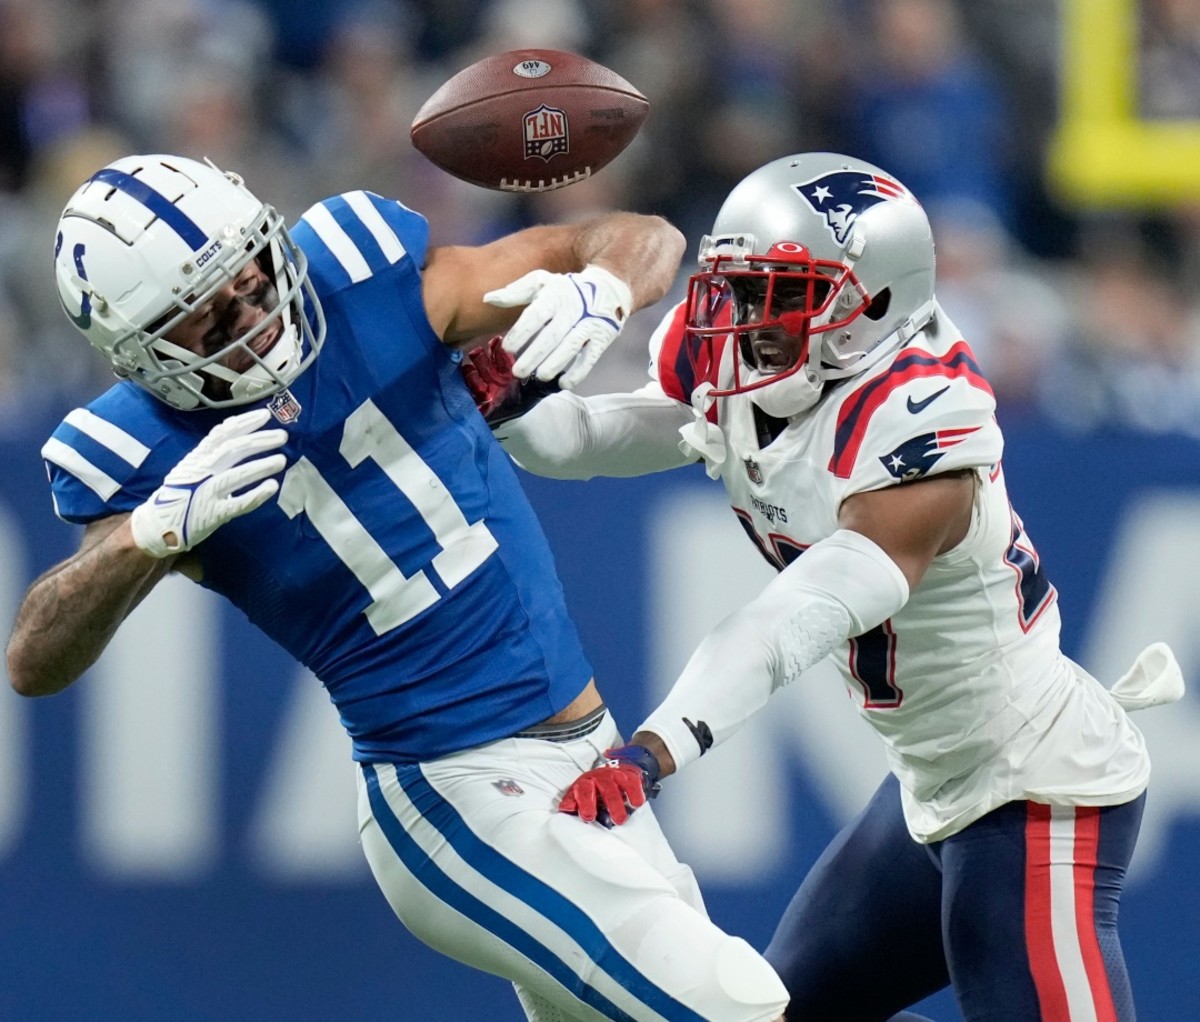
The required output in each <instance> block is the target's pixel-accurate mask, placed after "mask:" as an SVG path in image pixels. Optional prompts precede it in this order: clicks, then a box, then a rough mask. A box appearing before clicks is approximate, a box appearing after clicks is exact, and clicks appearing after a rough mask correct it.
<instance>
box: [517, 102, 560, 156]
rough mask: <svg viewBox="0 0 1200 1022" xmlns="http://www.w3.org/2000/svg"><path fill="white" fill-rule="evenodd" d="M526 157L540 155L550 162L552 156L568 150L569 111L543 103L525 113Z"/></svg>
mask: <svg viewBox="0 0 1200 1022" xmlns="http://www.w3.org/2000/svg"><path fill="white" fill-rule="evenodd" d="M523 126H524V129H525V159H527V160H528V159H530V158H531V157H534V156H538V157H541V158H542V159H543V160H546V161H547V162H549V160H550V157H552V156H557V155H558V154H559V153H565V152H567V151H568V147H567V112H566V111H565V110H560V109H558V107H553V106H546V104H545V103H543V104H542V105H541V106H539V107H538V108H537V109H536V110H530V111H529V113H527V114H526V115H525V118H524V121H523Z"/></svg>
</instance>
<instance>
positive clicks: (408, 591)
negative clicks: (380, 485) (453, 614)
mask: <svg viewBox="0 0 1200 1022" xmlns="http://www.w3.org/2000/svg"><path fill="white" fill-rule="evenodd" d="M338 449H339V451H340V452H341V455H342V457H344V458H345V459H346V461H347V463H348V464H349V465H350V467H351V468H356V467H358V466H359V465H360V464H362V462H363V461H365V460H367V459H371V460H372V461H374V462H375V463H376V464H377V465H378V466H379V467H380V468H381V469H382V470H383V472H384V474H385V475H386V476H387V477H388V478H389V479H390V480H391V481H392V482H393V483H394V484H395V486H396V488H397V489H398V490H399V491H400V492H401V493H402V494H403V495H404V496H405V498H407V500H408V501H409V503H411V504H412V506H413V508H414V510H415V511H416V512H417V514H418V515H420V516H421V519H422V520H423V521H424V522H425V524H426V525H427V526H428V527H429V530H430V531H431V532H432V533H433V536H434V539H436V540H437V543H438V545H439V546H440V547H441V550H440V551H439V553H438V554H437V555H436V556H435V557H434V558H433V560H432V561H431V562H430V563H429V565H428V567H429V568H431V569H432V570H433V571H434V572H436V573H437V576H438V578H440V579H441V581H442V583H443V585H444V586H445V587H446V588H447V589H453V588H454V587H455V586H456V585H458V584H459V583H460V582H461V581H462V580H463V579H465V578H466V577H467V576H468V575H470V574H471V573H472V572H473V571H474V570H475V569H476V568H478V567H479V566H480V565H481V564H483V562H484V561H486V560H487V559H488V558H489V557H490V556H491V555H492V554H493V553H494V552H495V551H496V540H495V537H493V536H492V534H491V532H490V531H489V529H488V527H487V524H486V523H485V522H483V521H478V522H475V524H473V525H470V524H468V523H467V520H466V517H465V516H464V515H463V513H462V509H461V508H460V507H459V506H458V505H457V504H456V503H455V502H454V498H453V497H452V496H451V495H450V491H449V490H447V489H446V487H445V485H444V484H443V483H442V481H441V480H440V479H439V478H438V477H437V475H436V474H435V473H434V471H433V469H431V468H430V467H429V466H428V465H427V464H425V462H424V461H422V460H421V456H420V455H419V454H418V453H417V452H416V451H415V450H414V449H413V448H412V446H411V445H410V444H409V443H408V441H407V440H405V439H404V437H402V436H401V435H400V433H399V432H398V431H397V430H396V427H395V426H393V425H392V424H391V422H389V421H388V420H387V418H385V417H384V415H383V413H382V412H381V411H380V410H379V409H378V408H377V407H376V406H375V404H374V402H372V401H364V402H363V403H362V404H361V405H359V406H358V408H356V409H355V410H354V411H353V412H352V413H351V414H350V416H349V417H348V418H347V419H346V422H345V425H344V426H343V427H342V442H341V444H340V445H339V448H338ZM279 506H280V507H281V508H282V509H283V512H284V514H286V515H287V516H288V517H289V518H295V517H296V515H298V514H300V513H301V512H304V513H305V514H307V515H308V518H309V521H311V522H312V523H313V527H314V528H315V529H316V530H317V532H319V533H320V534H321V538H322V539H324V540H325V542H326V543H328V544H329V546H330V549H332V550H333V552H334V553H335V554H337V556H338V559H339V560H340V561H341V562H342V563H343V564H344V565H346V567H347V568H349V569H350V571H351V572H353V574H354V577H355V578H356V579H358V581H359V582H360V583H362V585H363V587H364V588H365V589H366V590H367V592H369V593H370V594H371V603H370V604H369V605H368V606H367V608H366V611H365V612H364V613H365V614H366V615H367V621H369V622H370V625H371V627H372V628H373V629H374V630H375V633H376V634H377V635H383V634H384V633H385V632H388V631H391V630H392V629H393V628H396V627H398V626H399V625H402V624H404V622H405V621H409V620H411V619H412V618H414V617H416V616H417V615H418V614H420V613H421V611H423V610H426V609H428V608H429V607H431V606H433V604H435V603H436V602H437V601H438V600H439V599H440V596H439V593H438V590H437V589H436V588H435V587H434V585H433V583H432V582H430V580H429V577H428V576H427V575H426V573H425V569H422V570H420V571H418V572H417V573H416V574H415V575H413V576H412V577H411V578H409V577H406V576H405V575H404V573H403V572H402V571H401V570H400V569H399V567H397V565H396V564H395V562H394V561H392V559H391V558H390V557H388V555H387V554H386V552H385V551H384V549H383V548H382V547H381V546H380V545H379V543H378V542H377V541H376V540H375V539H374V537H372V536H371V534H370V533H369V532H367V530H366V528H365V527H364V526H363V524H362V522H360V521H359V520H358V518H357V517H355V515H354V512H353V511H351V510H350V508H349V507H347V506H346V503H345V501H343V500H342V498H341V497H339V496H338V495H337V493H335V492H334V490H333V487H332V486H330V485H329V483H328V482H327V481H326V480H325V479H324V477H322V475H321V473H320V471H319V470H318V469H317V467H316V466H315V465H314V464H313V463H312V462H311V461H309V460H308V459H307V458H305V457H301V458H299V459H297V460H296V462H295V463H294V464H292V465H291V466H290V467H289V468H288V470H287V472H285V473H284V476H283V483H282V485H281V486H280V489H279Z"/></svg>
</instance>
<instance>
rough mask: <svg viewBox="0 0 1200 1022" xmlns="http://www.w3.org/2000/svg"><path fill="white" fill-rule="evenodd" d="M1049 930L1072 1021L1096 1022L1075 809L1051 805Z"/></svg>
mask: <svg viewBox="0 0 1200 1022" xmlns="http://www.w3.org/2000/svg"><path fill="white" fill-rule="evenodd" d="M1050 931H1051V933H1052V935H1053V940H1054V954H1055V957H1056V958H1057V959H1058V968H1059V972H1060V974H1061V975H1062V981H1063V987H1064V988H1065V990H1066V994H1067V1005H1068V1006H1069V1009H1070V1014H1071V1022H1096V1003H1095V1000H1094V998H1093V995H1092V986H1091V984H1090V983H1089V982H1088V975H1087V969H1086V967H1085V966H1084V964H1083V948H1082V947H1081V946H1080V944H1079V927H1078V924H1077V923H1076V920H1075V810H1074V808H1073V807H1072V806H1051V808H1050Z"/></svg>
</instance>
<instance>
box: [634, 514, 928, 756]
mask: <svg viewBox="0 0 1200 1022" xmlns="http://www.w3.org/2000/svg"><path fill="white" fill-rule="evenodd" d="M907 602H908V581H907V579H905V577H904V573H903V572H902V571H901V570H900V569H899V567H897V565H896V563H895V561H893V560H892V559H891V558H890V557H889V556H888V555H887V554H886V553H884V552H883V550H882V549H880V547H879V546H878V545H876V544H875V543H874V542H873V541H872V540H870V539H868V538H867V537H866V536H863V535H861V534H860V533H857V532H851V531H849V530H848V529H839V530H838V531H837V532H835V533H834V534H833V535H832V536H829V537H828V538H826V539H823V540H821V542H819V543H814V544H813V545H812V546H811V547H809V549H808V550H806V551H805V552H804V553H803V554H802V555H801V556H800V557H798V558H797V559H796V560H794V561H793V562H792V563H791V564H789V565H788V566H787V567H786V568H785V569H784V570H783V571H781V572H780V573H779V575H777V576H776V577H775V578H774V579H772V580H771V581H770V583H768V584H767V586H766V588H764V589H763V591H762V592H761V593H760V594H759V595H758V596H756V597H755V598H754V599H753V600H751V601H750V602H749V603H748V604H746V606H744V607H742V608H741V609H740V610H737V611H735V612H734V613H733V614H731V615H729V617H727V618H726V619H725V620H724V621H722V622H721V623H720V624H719V625H717V627H716V628H715V629H714V630H713V631H712V632H711V633H710V634H709V635H708V636H707V637H706V638H705V639H704V641H703V642H701V643H700V645H699V646H698V647H697V648H696V652H695V653H693V654H692V657H691V659H690V660H689V661H688V662H687V666H685V667H684V669H683V673H682V674H681V675H680V676H679V679H678V680H677V681H676V682H675V685H674V686H673V687H672V689H671V691H670V692H669V693H668V694H667V697H666V699H664V700H663V702H662V703H661V704H660V705H659V707H658V709H656V710H655V711H654V712H653V713H651V714H650V716H649V718H648V719H647V720H646V722H645V723H644V724H643V725H642V726H641V727H640V728H638V730H639V731H653V732H654V733H655V734H656V735H658V736H659V737H660V738H662V740H663V742H664V743H665V744H666V746H667V749H668V750H669V751H670V753H671V755H672V756H673V757H674V759H675V765H676V768H677V769H678V768H681V767H683V766H684V765H685V764H687V763H690V762H691V761H692V760H694V759H698V758H699V757H700V756H701V755H702V754H703V753H704V752H706V751H708V747H709V746H710V745H716V744H719V743H720V742H722V741H724V740H725V739H726V738H728V737H729V736H730V735H731V734H733V733H734V732H735V731H736V730H737V729H738V728H740V727H741V726H742V724H744V723H745V722H746V721H747V720H748V719H749V718H750V716H751V715H752V714H753V713H754V712H755V711H757V710H758V709H759V708H761V707H762V706H764V705H765V704H766V702H767V699H768V698H769V697H770V695H771V693H772V692H774V691H775V690H776V689H778V688H782V687H783V686H784V685H789V684H791V683H792V682H793V681H795V680H796V678H797V677H799V676H800V674H801V673H803V672H804V671H806V670H808V668H810V667H812V666H813V665H814V664H816V663H818V662H819V661H821V660H823V659H824V658H825V657H826V656H828V655H829V653H830V652H832V651H833V650H834V649H836V648H837V647H838V646H840V645H841V644H842V643H843V642H845V641H846V639H847V638H849V637H850V636H855V635H861V634H862V633H863V632H866V631H869V630H870V629H872V628H874V627H875V626H876V625H878V624H881V623H882V622H884V621H886V620H887V619H888V618H889V617H891V616H892V615H893V614H895V613H896V611H898V610H899V609H900V608H901V607H903V606H904V604H905V603H907Z"/></svg>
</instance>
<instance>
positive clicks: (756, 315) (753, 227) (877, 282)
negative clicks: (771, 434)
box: [687, 153, 934, 417]
mask: <svg viewBox="0 0 1200 1022" xmlns="http://www.w3.org/2000/svg"><path fill="white" fill-rule="evenodd" d="M699 258H700V272H698V273H696V274H694V275H693V276H692V278H691V280H690V281H689V286H688V315H687V327H688V331H689V333H690V335H691V337H692V338H693V343H692V344H690V345H689V348H691V349H692V350H693V351H694V352H695V357H697V358H698V359H699V360H701V361H703V362H705V363H707V364H708V365H712V366H715V365H717V364H718V362H719V358H720V354H721V351H720V349H721V348H722V347H723V346H724V344H725V343H727V341H728V340H729V339H732V340H733V342H734V344H735V345H736V347H737V351H736V353H735V357H734V359H733V364H734V374H733V381H732V384H731V385H729V386H728V387H726V388H725V389H723V390H714V391H712V394H713V395H714V396H716V397H723V396H727V395H729V394H741V393H750V394H752V395H753V400H754V402H755V403H756V404H758V405H759V406H760V407H761V408H762V409H763V410H764V411H766V412H768V413H769V414H772V415H777V416H779V417H787V416H789V415H797V414H799V413H800V412H802V411H804V410H805V409H807V408H809V407H811V406H812V405H813V404H815V403H816V401H817V400H818V398H819V397H820V396H821V392H822V389H823V387H824V385H825V382H826V381H828V380H831V379H840V378H843V377H847V376H853V375H855V374H856V373H859V372H862V371H863V370H864V369H866V368H868V367H869V366H870V365H873V364H874V363H875V362H876V361H878V359H879V358H880V357H882V356H883V355H885V354H886V353H887V352H888V351H890V350H892V349H893V348H895V347H896V346H898V345H899V344H902V343H903V342H904V341H905V340H907V339H908V338H909V337H911V336H912V335H913V334H914V333H916V332H917V331H918V330H920V329H921V328H922V327H923V326H924V325H925V324H926V323H927V322H928V321H929V319H930V318H931V317H932V315H933V312H934V298H933V293H934V258H933V234H932V232H931V231H930V228H929V221H928V219H927V218H926V216H925V211H924V210H923V209H922V208H921V205H920V203H918V202H917V200H916V199H915V198H914V197H913V196H912V194H911V193H910V192H909V191H908V189H907V188H905V187H904V186H903V185H902V184H900V182H898V181H897V180H896V179H895V178H893V177H891V176H890V175H889V174H887V173H886V172H885V171H883V170H880V169H879V168H878V167H875V166H872V165H871V164H869V163H866V162H864V161H862V160H858V159H855V158H853V157H850V156H839V155H838V154H836V153H802V154H799V155H796V156H786V157H784V158H782V159H779V160H775V161H773V162H771V163H768V164H765V165H764V166H762V167H760V168H759V169H758V170H756V171H754V172H753V173H752V174H750V175H749V176H747V177H746V178H744V179H743V180H742V181H741V182H740V183H739V184H738V185H737V186H736V187H735V188H734V189H733V191H732V192H730V193H729V197H728V198H727V199H726V200H725V203H724V204H723V205H722V206H721V210H720V212H719V213H718V214H717V218H716V221H715V222H714V224H713V229H712V234H711V235H708V236H706V237H705V238H703V239H702V241H701V242H700V257H699Z"/></svg>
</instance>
